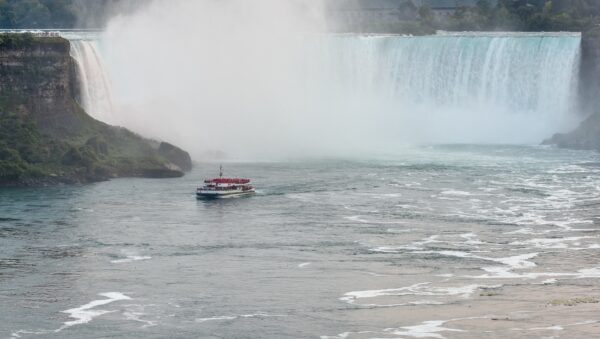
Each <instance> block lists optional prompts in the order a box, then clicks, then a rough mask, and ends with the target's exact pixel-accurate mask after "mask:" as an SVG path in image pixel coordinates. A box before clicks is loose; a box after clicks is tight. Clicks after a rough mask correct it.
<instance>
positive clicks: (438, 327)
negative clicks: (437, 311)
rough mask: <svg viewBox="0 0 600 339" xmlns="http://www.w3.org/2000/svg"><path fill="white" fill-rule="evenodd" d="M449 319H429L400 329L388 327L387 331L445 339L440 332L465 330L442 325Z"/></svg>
mask: <svg viewBox="0 0 600 339" xmlns="http://www.w3.org/2000/svg"><path fill="white" fill-rule="evenodd" d="M447 322H448V321H447V320H428V321H424V322H423V323H421V324H420V325H414V326H403V327H400V328H399V329H386V330H384V331H385V332H389V333H392V334H394V335H399V336H406V337H412V338H439V339H443V338H444V336H442V335H441V334H439V333H440V332H465V331H464V330H459V329H455V328H447V327H442V325H444V324H446V323H447Z"/></svg>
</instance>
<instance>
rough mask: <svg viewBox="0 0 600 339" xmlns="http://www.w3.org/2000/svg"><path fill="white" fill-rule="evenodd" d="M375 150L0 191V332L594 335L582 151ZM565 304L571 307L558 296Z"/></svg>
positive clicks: (589, 212) (598, 292) (599, 198)
mask: <svg viewBox="0 0 600 339" xmlns="http://www.w3.org/2000/svg"><path fill="white" fill-rule="evenodd" d="M378 159H379V160H368V161H367V160H364V161H351V160H323V161H312V162H289V163H240V164H227V165H226V171H227V172H228V174H230V175H237V176H246V177H251V178H254V180H255V183H256V185H257V186H258V187H259V188H260V192H259V194H258V195H256V196H254V197H251V198H241V199H230V200H224V201H210V202H203V201H197V200H196V199H195V198H194V195H193V192H194V187H195V185H196V184H197V183H199V182H200V180H201V178H203V177H205V176H211V175H213V174H214V173H215V172H216V166H215V164H206V165H199V166H198V167H197V168H196V169H195V170H194V172H193V173H191V174H190V175H188V176H186V177H185V178H182V179H173V180H171V179H169V180H146V179H120V180H113V181H110V182H105V183H98V184H93V185H85V186H74V187H55V188H43V189H10V190H2V191H0V299H1V306H0V337H2V338H4V337H6V338H91V337H96V338H97V337H103V338H104V337H110V338H131V337H139V338H167V337H168V338H192V337H214V338H249V337H252V338H259V337H261V338H287V337H290V338H311V337H312V338H318V337H329V338H363V337H367V338H371V337H378V338H398V337H399V338H413V337H430V338H443V337H446V338H481V337H483V336H488V335H492V336H496V337H507V336H518V337H532V338H539V337H544V336H545V337H552V336H563V337H569V338H576V337H581V338H582V337H594V335H598V334H599V333H600V316H599V314H600V312H598V311H600V306H599V305H600V304H599V303H598V301H600V299H598V297H600V262H599V258H600V257H599V254H600V155H598V154H595V153H591V152H577V151H563V150H555V149H550V148H542V147H512V146H511V147H498V146H437V147H429V148H415V149H406V150H404V151H403V152H401V155H389V156H387V157H386V156H383V157H378ZM567 304H572V306H566V305H567Z"/></svg>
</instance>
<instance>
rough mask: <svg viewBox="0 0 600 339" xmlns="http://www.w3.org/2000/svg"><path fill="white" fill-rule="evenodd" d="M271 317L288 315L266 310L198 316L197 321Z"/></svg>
mask: <svg viewBox="0 0 600 339" xmlns="http://www.w3.org/2000/svg"><path fill="white" fill-rule="evenodd" d="M271 317H287V315H284V314H268V313H264V312H258V313H252V314H236V315H221V316H214V317H209V318H197V319H196V320H195V322H197V323H203V322H207V321H225V320H236V319H245V318H271Z"/></svg>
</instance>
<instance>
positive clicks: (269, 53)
mask: <svg viewBox="0 0 600 339" xmlns="http://www.w3.org/2000/svg"><path fill="white" fill-rule="evenodd" d="M288 3H289V2H284V1H271V0H262V1H257V2H256V3H252V4H248V3H247V2H244V1H236V0H231V1H223V2H211V1H198V2H189V1H175V2H173V3H169V5H166V4H165V3H164V2H153V3H152V5H151V6H148V7H147V8H146V9H145V10H142V11H140V12H138V13H136V14H134V15H131V16H128V17H120V18H116V19H115V20H113V21H112V22H111V23H110V24H109V25H108V28H107V30H106V32H104V33H103V34H102V36H101V40H100V41H101V42H102V44H103V45H105V46H110V49H105V50H103V51H102V54H101V58H99V57H98V53H97V52H98V49H97V47H98V45H97V44H90V45H88V46H77V45H75V46H74V47H75V48H73V50H74V56H75V57H76V59H78V60H91V61H93V60H99V61H100V62H89V63H87V64H88V66H86V67H84V69H83V70H82V72H84V73H86V74H87V75H89V76H90V77H89V81H88V83H87V85H86V84H84V83H83V80H82V85H85V86H87V87H88V88H89V87H90V84H93V85H92V86H91V88H94V89H98V91H96V90H93V91H90V95H89V96H88V97H89V99H87V100H86V99H83V103H84V106H86V107H87V109H88V110H89V111H90V112H92V115H93V116H95V117H97V118H99V119H100V120H104V121H106V122H111V120H110V119H113V120H112V121H118V122H119V124H122V125H124V126H126V127H129V128H131V129H133V130H135V131H137V132H140V133H142V134H145V135H147V136H150V137H155V138H159V139H168V140H172V141H173V142H175V143H177V144H180V145H182V146H184V147H185V148H186V149H188V150H189V151H190V152H192V154H194V155H195V156H196V158H201V157H202V156H203V155H205V154H206V153H214V154H220V153H222V152H224V153H226V154H228V155H230V156H231V157H234V158H249V159H262V158H282V157H290V156H291V157H294V156H303V155H339V154H356V153H358V152H364V153H370V152H371V151H373V150H376V151H388V150H389V151H393V150H394V149H397V148H398V147H399V146H401V145H403V144H410V143H504V144H506V143H512V144H516V143H520V144H523V143H528V144H537V143H539V142H541V141H542V140H543V139H545V138H547V137H549V136H551V135H552V134H554V133H556V132H561V131H566V130H568V129H570V128H572V127H574V126H575V125H576V124H577V123H578V122H579V120H580V119H581V117H580V116H579V115H578V114H577V113H576V112H577V111H578V109H577V101H578V100H577V87H578V75H579V74H578V73H579V61H580V49H581V47H580V46H581V36H580V35H579V34H571V33H536V34H527V33H493V34H492V33H473V34H456V35H452V34H444V35H436V36H423V37H405V36H396V35H389V36H385V35H379V36H377V35H368V36H366V35H354V34H347V35H330V34H321V33H319V31H318V30H316V31H311V30H310V29H308V28H310V27H313V26H315V21H314V18H313V17H310V19H308V17H307V16H304V15H296V13H297V9H296V8H288V7H287V6H288V5H286V4H288ZM260 4H263V5H265V6H262V7H261V5H260ZM267 5H269V6H267ZM273 8H274V9H273ZM274 12H275V13H274ZM308 12H311V11H308ZM311 13H312V12H311ZM84 47H90V48H84ZM78 50H79V51H82V52H83V53H80V54H79V55H78V56H77V51H78ZM92 51H95V52H92ZM84 54H85V55H87V56H83V55H84ZM102 63H103V64H102ZM79 64H80V65H86V62H79ZM94 65H100V66H98V67H96V66H94ZM100 69H101V71H99V70H100ZM107 74H108V75H110V81H108V80H107V77H106V76H107ZM111 82H112V87H111V86H110V83H111ZM103 93H107V95H104V94H103ZM106 98H112V100H105V99H106ZM113 104H114V105H113ZM111 105H113V107H114V110H113V111H112V112H113V115H112V118H111V116H110V115H105V112H108V110H105V109H104V108H102V107H107V106H111ZM94 112H96V113H94ZM103 115H104V118H103V117H102V116H103Z"/></svg>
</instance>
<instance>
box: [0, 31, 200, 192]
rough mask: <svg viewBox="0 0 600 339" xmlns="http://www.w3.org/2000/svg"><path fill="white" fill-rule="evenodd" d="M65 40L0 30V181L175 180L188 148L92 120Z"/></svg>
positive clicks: (186, 167) (185, 164)
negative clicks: (81, 99) (80, 99)
mask: <svg viewBox="0 0 600 339" xmlns="http://www.w3.org/2000/svg"><path fill="white" fill-rule="evenodd" d="M69 51H70V44H69V42H68V41H67V40H65V39H62V38H55V37H45V38H38V37H33V36H31V35H27V34H4V35H0V186H29V185H45V184H58V183H83V182H92V181H101V180H107V179H110V178H115V177H152V178H155V177H160V178H164V177H179V176H182V175H184V171H187V170H190V169H191V159H190V156H189V154H187V152H185V151H183V150H181V149H179V148H177V147H175V146H173V145H170V144H166V143H165V144H164V145H163V144H159V143H157V142H154V141H152V140H147V139H144V138H142V137H140V136H138V135H136V134H134V133H132V132H130V131H128V130H127V129H124V128H119V127H113V126H109V125H107V124H104V123H102V122H99V121H97V120H94V119H93V118H91V117H90V116H89V115H88V114H86V112H85V111H84V110H83V109H82V108H81V106H80V105H79V104H78V103H77V102H76V101H75V99H74V98H75V96H76V95H75V94H76V93H77V91H78V89H77V83H78V82H77V81H76V77H77V74H76V66H75V64H74V61H73V59H72V58H71V56H70V55H69Z"/></svg>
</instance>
